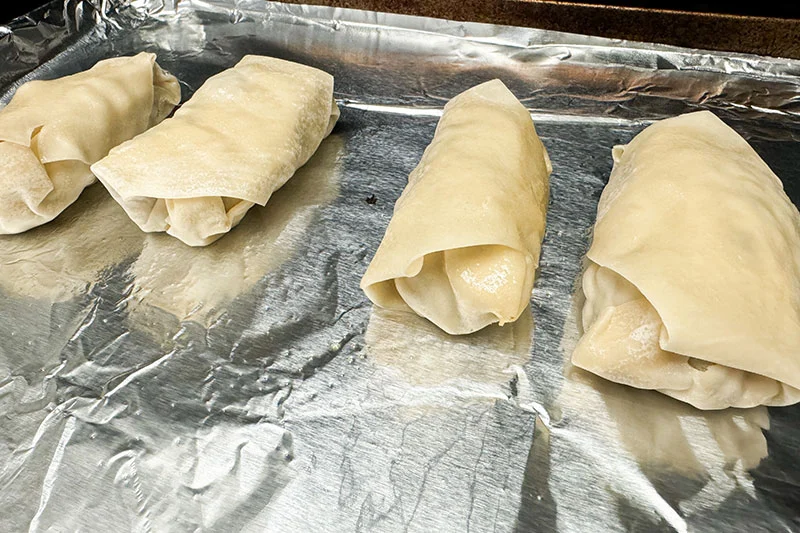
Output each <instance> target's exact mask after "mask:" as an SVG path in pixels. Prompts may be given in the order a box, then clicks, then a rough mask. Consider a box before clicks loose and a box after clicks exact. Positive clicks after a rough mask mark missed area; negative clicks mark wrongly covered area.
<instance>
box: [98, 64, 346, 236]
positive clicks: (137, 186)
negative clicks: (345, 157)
mask: <svg viewBox="0 0 800 533" xmlns="http://www.w3.org/2000/svg"><path fill="white" fill-rule="evenodd" d="M338 118H339V109H338V107H337V106H336V102H335V101H334V100H333V77H332V76H331V75H330V74H327V73H326V72H323V71H321V70H318V69H315V68H312V67H308V66H305V65H300V64H298V63H293V62H290V61H284V60H280V59H275V58H271V57H263V56H245V57H244V58H243V59H242V60H241V61H240V62H239V63H238V64H237V65H236V66H235V67H233V68H230V69H228V70H225V71H223V72H221V73H220V74H217V75H216V76H213V77H211V78H209V79H208V80H207V81H206V82H205V83H204V84H203V86H202V87H200V88H199V89H198V90H197V92H196V93H195V94H194V95H193V96H192V98H191V99H190V100H189V101H188V102H186V103H185V104H184V105H183V106H182V107H181V108H180V109H179V110H178V111H177V112H176V113H175V115H174V116H173V117H172V118H170V119H168V120H166V121H164V122H163V123H161V124H160V125H159V126H157V127H155V128H152V129H150V130H148V131H147V132H145V133H144V134H142V135H140V136H138V137H136V138H135V139H133V140H131V141H128V142H126V143H123V144H122V145H120V146H118V147H116V148H114V149H113V150H112V151H111V153H110V154H109V155H108V156H107V157H106V158H104V159H103V160H101V161H100V162H98V163H96V164H95V165H93V166H92V170H93V171H94V173H95V174H96V175H97V177H98V178H99V179H100V181H101V182H103V184H104V185H105V186H106V188H107V189H108V190H109V192H110V193H111V194H112V196H114V198H115V199H116V200H117V201H118V202H120V204H121V205H122V206H123V208H124V209H125V211H126V212H127V213H128V215H129V216H130V217H131V219H133V220H134V222H136V223H137V224H138V225H139V226H140V227H141V228H142V229H143V230H144V231H166V232H167V233H169V234H171V235H173V236H175V237H177V238H179V239H181V240H182V241H184V242H185V243H186V244H189V245H191V246H205V245H207V244H210V243H211V242H213V241H215V240H217V239H218V238H219V237H221V236H222V235H224V234H225V233H226V232H228V231H230V229H231V228H232V227H234V226H235V225H236V224H238V223H239V221H240V220H241V219H242V217H243V216H244V215H245V214H246V213H247V210H248V209H250V207H252V206H253V205H254V204H259V205H265V204H266V203H267V201H268V200H269V198H270V196H271V195H272V193H273V192H274V191H275V190H277V189H278V188H280V187H281V186H283V184H284V183H286V181H287V180H288V179H289V178H290V177H291V176H292V175H293V174H294V172H295V171H296V170H297V169H298V168H299V167H300V166H302V165H303V164H305V162H306V161H308V159H309V158H310V157H311V156H312V155H313V154H314V152H315V151H316V149H317V147H318V146H319V144H320V142H321V141H322V139H324V138H325V137H326V136H327V135H328V134H329V133H330V132H331V130H332V129H333V126H334V125H335V123H336V121H337V119H338Z"/></svg>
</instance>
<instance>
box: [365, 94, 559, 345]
mask: <svg viewBox="0 0 800 533" xmlns="http://www.w3.org/2000/svg"><path fill="white" fill-rule="evenodd" d="M550 171H551V166H550V161H549V159H548V157H547V152H546V151H545V148H544V146H543V145H542V143H541V141H540V140H539V137H538V136H537V135H536V129H535V128H534V125H533V121H532V120H531V117H530V114H529V113H528V111H527V110H526V109H525V107H524V106H523V105H522V104H521V103H520V102H519V100H517V99H516V97H514V95H513V94H512V93H511V91H509V90H508V89H507V88H506V86H505V85H503V83H502V82H501V81H500V80H493V81H490V82H486V83H483V84H481V85H478V86H476V87H473V88H472V89H469V90H468V91H465V92H464V93H462V94H460V95H458V96H456V97H455V98H453V99H452V100H451V101H450V102H448V103H447V105H446V106H445V108H444V114H443V115H442V118H441V119H440V120H439V124H438V125H437V127H436V133H435V135H434V138H433V141H432V142H431V144H430V145H429V146H428V147H427V149H426V150H425V153H424V154H423V156H422V160H421V161H420V162H419V165H417V167H416V168H415V169H414V171H413V172H412V173H411V175H410V176H409V178H408V185H407V186H406V188H405V190H404V191H403V193H402V195H401V196H400V198H399V199H398V200H397V203H396V204H395V208H394V214H393V216H392V219H391V221H390V222H389V226H388V228H387V229H386V234H385V235H384V237H383V241H382V242H381V244H380V247H379V248H378V251H377V252H376V253H375V257H374V258H373V259H372V262H371V263H370V265H369V268H368V269H367V271H366V273H365V274H364V277H363V279H362V280H361V288H362V289H363V290H364V291H365V292H366V294H367V296H368V297H369V298H370V299H371V300H372V301H373V302H374V303H375V304H376V305H378V306H380V307H384V308H388V309H396V310H405V311H413V312H415V313H417V314H419V315H421V316H423V317H425V318H427V319H429V320H430V321H431V322H433V323H434V324H436V325H437V326H439V327H440V328H442V329H443V330H444V331H446V332H447V333H450V334H465V333H471V332H473V331H477V330H479V329H481V328H483V327H485V326H487V325H489V324H492V323H495V322H498V323H500V324H501V325H502V324H504V323H507V322H513V321H514V320H516V319H517V318H518V317H519V316H520V314H521V313H522V311H523V310H524V309H525V308H526V307H527V306H528V304H529V301H530V296H531V291H532V288H533V282H534V273H535V271H536V268H537V266H538V264H539V253H540V250H541V242H542V237H543V236H544V230H545V215H546V211H547V202H548V197H549V175H550Z"/></svg>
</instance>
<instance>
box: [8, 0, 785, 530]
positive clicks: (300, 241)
mask: <svg viewBox="0 0 800 533" xmlns="http://www.w3.org/2000/svg"><path fill="white" fill-rule="evenodd" d="M141 50H150V51H153V52H156V53H157V54H158V58H159V62H160V64H161V65H162V66H164V67H165V68H167V69H168V70H170V71H171V72H173V73H174V74H175V75H177V76H178V78H179V79H180V80H181V82H182V86H183V89H184V97H187V96H189V95H190V94H191V93H192V91H193V90H195V89H196V88H197V87H198V86H199V85H200V84H201V83H202V82H203V81H204V80H205V79H206V78H207V77H208V76H210V75H212V74H214V73H216V72H219V71H220V70H222V69H224V68H226V67H229V66H231V65H233V64H234V63H235V62H236V61H237V60H238V59H239V58H240V57H241V56H242V55H244V54H247V53H256V54H267V55H273V56H278V57H282V58H287V59H292V60H296V61H301V62H303V63H307V64H311V65H314V66H317V67H320V68H323V69H325V70H327V71H328V72H331V73H332V74H334V76H335V78H336V97H337V99H338V100H339V102H340V106H341V108H342V118H341V120H340V122H339V124H338V125H337V127H336V129H335V130H334V133H333V135H332V136H331V137H330V138H329V139H328V140H326V141H325V142H324V143H323V145H322V147H321V148H320V150H319V151H318V153H317V154H316V155H315V156H314V158H313V159H312V160H311V161H310V162H309V163H308V165H306V166H305V167H304V168H303V169H301V170H300V171H299V172H298V173H297V175H296V176H295V177H293V178H292V180H290V182H289V183H288V184H287V185H286V186H285V187H284V188H283V189H282V190H281V191H279V192H278V193H277V194H276V195H275V196H274V198H273V199H271V200H270V202H269V204H268V205H267V206H266V207H265V208H258V207H257V208H254V209H253V210H252V211H251V212H250V213H249V214H248V215H247V217H246V218H245V220H244V221H243V223H242V224H241V225H240V226H239V227H238V228H236V229H235V230H233V231H232V232H231V233H230V235H228V236H226V237H224V238H223V239H221V240H220V241H218V242H217V243H216V244H213V245H212V246H209V247H207V248H203V249H193V248H187V247H185V246H184V245H182V244H181V243H180V242H179V241H177V240H176V239H173V238H171V237H168V236H166V235H159V234H144V233H141V232H140V231H139V230H138V228H136V226H135V225H133V223H131V222H130V221H129V220H128V218H127V217H126V216H125V214H124V212H123V211H122V210H121V208H119V206H117V204H116V203H115V202H114V201H113V200H112V199H111V198H110V197H109V196H108V194H107V193H106V192H105V190H104V189H103V188H102V186H100V185H95V186H92V187H90V188H89V189H87V190H86V191H85V192H84V194H83V195H82V196H81V198H80V199H79V200H78V202H76V203H75V204H74V205H73V206H72V207H70V208H69V209H68V210H67V211H66V212H65V213H64V214H63V215H62V216H61V217H59V218H58V219H57V220H56V221H54V222H52V223H50V224H47V225H45V226H43V227H40V228H38V229H35V230H32V231H29V232H27V233H25V234H22V235H18V236H9V237H3V238H2V239H0V531H3V532H15V531H56V532H61V531H64V532H66V531H82V532H94V531H97V532H108V531H115V532H117V531H119V532H124V531H136V532H151V531H152V532H161V531H170V532H171V531H212V532H213V531H226V532H229V531H245V532H256V531H267V532H285V531H302V532H305V531H331V532H340V531H341V532H351V531H425V532H428V531H454V532H455V531H457V532H463V531H473V532H478V531H481V532H482V531H498V532H509V531H519V532H523V531H749V532H761V531H765V532H766V531H769V532H774V531H800V461H798V459H800V456H799V455H798V451H797V450H798V449H799V448H800V423H798V422H800V409H799V408H798V407H788V408H776V409H765V408H758V409H750V410H726V411H717V412H702V411H698V410H695V409H693V408H691V407H689V406H687V405H684V404H682V403H680V402H677V401H675V400H672V399H669V398H667V397H664V396H661V395H659V394H658V393H656V392H650V391H639V390H634V389H630V388H626V387H624V386H620V385H616V384H613V383H609V382H605V381H602V380H600V379H599V378H595V377H593V376H591V375H588V374H586V373H583V372H580V371H579V370H577V369H574V368H571V367H570V366H569V363H568V361H569V357H570V354H571V351H572V349H573V347H574V345H575V342H576V339H577V335H578V329H577V328H578V326H577V314H576V309H577V298H578V296H576V294H575V293H576V291H575V287H576V282H577V279H578V277H579V273H580V270H581V258H582V256H583V254H584V253H585V252H586V250H587V248H588V244H589V232H590V229H591V227H592V224H593V222H594V213H595V209H596V204H597V200H598V198H599V194H600V191H601V190H602V188H603V185H604V183H605V181H606V179H607V177H608V175H609V172H610V170H611V147H612V146H613V145H614V144H617V143H624V142H627V141H628V140H630V139H631V138H632V137H633V136H634V135H635V134H636V133H637V132H638V131H640V130H641V129H642V128H643V127H644V126H645V125H647V124H648V123H650V122H651V121H653V120H657V119H659V118H663V117H666V116H671V115H674V114H677V113H681V112H685V111H689V110H694V109H700V108H705V109H711V110H713V111H714V112H716V113H718V114H719V115H720V116H721V117H722V118H723V119H725V120H726V121H728V122H729V123H730V124H731V125H733V126H734V127H735V128H736V129H737V130H738V131H739V132H740V133H742V134H743V135H744V136H745V137H746V138H747V139H748V140H749V141H750V142H751V143H752V144H753V145H754V147H755V148H756V150H757V151H758V152H759V153H760V154H761V155H762V156H763V157H764V159H765V160H766V161H767V162H768V163H769V164H770V165H771V166H772V168H773V169H774V170H775V171H776V173H777V174H778V175H780V176H781V177H782V179H783V180H784V182H785V184H786V189H787V192H788V193H789V195H790V196H791V197H792V199H793V200H794V201H795V202H796V203H798V202H800V156H798V153H800V152H798V150H797V146H798V145H797V142H798V140H800V115H799V114H800V96H798V95H800V62H797V61H786V60H780V59H771V58H764V57H755V56H744V55H724V54H721V53H716V52H706V51H699V50H686V49H679V48H672V47H666V46H658V45H647V44H642V43H630V42H621V41H611V40H605V39H600V38H595V37H588V36H578V35H568V34H561V33H554V32H548V31H540V30H535V29H523V28H512V27H501V26H492V25H485V24H469V23H457V22H447V21H442V20H434V19H424V18H415V17H406V16H399V15H386V14H379V13H370V12H360V11H352V10H345V9H333V8H325V7H311V6H301V5H286V4H277V3H268V2H267V3H265V2H263V1H261V0H258V1H255V0H205V1H203V0H188V1H184V0H134V1H132V2H127V3H124V4H121V3H115V2H114V1H113V0H102V1H101V0H95V1H87V0H68V1H66V2H64V3H63V4H62V3H61V2H54V3H51V4H49V5H48V6H47V7H46V8H43V9H40V10H38V11H36V12H34V13H32V14H31V15H30V16H29V17H26V18H23V19H19V20H17V21H15V22H14V23H12V24H11V25H9V26H7V27H2V28H0V62H1V63H0V91H2V99H3V100H2V101H4V102H5V101H7V100H8V98H9V97H10V95H11V94H12V93H13V91H14V89H15V88H16V87H17V86H18V85H19V84H20V83H22V82H24V81H25V80H27V79H32V78H50V77H55V76H60V75H64V74H68V73H71V72H75V71H77V70H80V69H84V68H88V67H89V66H91V65H92V64H93V63H94V62H96V61H97V60H99V59H102V58H105V57H109V56H115V55H123V54H133V53H136V52H138V51H141ZM495 77H499V78H501V79H502V80H503V81H504V82H506V84H507V85H508V86H509V87H510V88H511V89H512V90H513V91H514V92H515V93H516V94H517V96H518V97H520V98H521V99H522V100H523V101H524V102H525V103H526V105H527V106H528V107H529V108H530V110H531V113H532V116H533V117H534V120H535V122H536V125H537V129H538V131H539V133H540V135H541V137H542V139H543V142H544V143H545V145H546V147H547V149H548V151H549V153H550V157H551V159H552V162H553V167H554V172H553V175H552V178H551V187H552V201H551V205H550V210H549V213H548V229H547V235H546V237H545V242H544V248H543V255H542V263H541V268H540V271H539V275H538V279H537V282H536V287H535V291H534V294H533V297H532V304H531V309H530V312H529V313H526V314H524V315H523V316H522V317H521V318H520V320H519V321H517V322H516V323H515V324H513V325H507V326H505V327H502V328H500V327H496V326H495V327H490V328H487V329H485V330H483V331H481V332H479V333H476V334H473V335H469V336H465V337H448V336H446V335H444V334H443V333H441V332H440V331H439V330H437V329H436V328H435V327H433V326H432V325H431V324H429V323H427V322H426V321H424V320H422V319H419V318H417V317H415V316H411V315H407V314H397V313H385V312H381V311H379V310H377V309H374V308H373V307H372V305H371V304H370V303H369V301H368V300H367V299H366V298H365V296H364V295H363V293H362V292H361V291H360V290H359V288H358V282H359V279H360V277H361V275H362V273H363V272H364V270H365V268H366V266H367V264H368V261H369V260H370V258H371V256H372V254H373V253H374V251H375V249H376V248H377V246H378V243H379V242H380V239H381V237H382V235H383V232H384V229H385V227H386V225H387V223H388V221H389V218H390V216H391V211H392V206H393V203H394V201H395V199H396V198H397V197H398V195H399V194H400V191H401V190H402V189H403V187H404V185H405V182H406V178H407V175H408V173H409V172H410V171H411V169H412V168H413V167H414V166H415V165H416V163H417V161H418V159H419V157H420V156H421V154H422V151H423V149H424V148H425V146H426V145H427V144H428V143H429V142H430V140H431V138H432V136H433V131H434V127H435V125H436V121H437V118H438V116H439V115H440V114H441V108H442V106H443V104H444V102H446V101H447V99H449V98H451V97H452V96H454V95H455V94H457V93H459V92H461V91H462V90H464V89H466V88H468V87H470V86H472V85H474V84H476V83H478V82H481V81H485V80H488V79H491V78H495Z"/></svg>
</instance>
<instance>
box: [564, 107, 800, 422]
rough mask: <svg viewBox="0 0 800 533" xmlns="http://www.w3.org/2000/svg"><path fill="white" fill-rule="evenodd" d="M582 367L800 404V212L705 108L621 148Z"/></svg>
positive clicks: (683, 392) (607, 199)
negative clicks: (799, 212) (799, 402)
mask: <svg viewBox="0 0 800 533" xmlns="http://www.w3.org/2000/svg"><path fill="white" fill-rule="evenodd" d="M587 257H588V260H589V265H588V268H587V270H586V272H585V274H584V277H583V291H584V294H585V295H586V303H585V306H584V310H583V326H584V329H585V333H584V336H583V338H582V339H581V341H580V342H579V344H578V346H577V348H576V350H575V353H574V355H573V363H575V364H576V365H577V366H579V367H582V368H584V369H586V370H589V371H590V372H593V373H595V374H598V375H600V376H602V377H605V378H606V379H610V380H612V381H616V382H619V383H624V384H627V385H631V386H634V387H639V388H644V389H655V390H659V391H661V392H663V393H664V394H668V395H669V396H672V397H675V398H677V399H679V400H682V401H685V402H688V403H690V404H692V405H694V406H696V407H698V408H701V409H722V408H726V407H731V406H734V407H752V406H755V405H762V404H763V405H787V404H792V403H796V402H798V401H800V390H798V389H800V214H798V211H797V208H796V207H795V206H794V205H793V204H792V202H791V200H790V199H789V198H788V197H787V196H786V194H785V192H784V190H783V185H782V183H781V181H780V179H778V177H777V176H776V175H775V174H774V173H773V172H772V171H771V170H770V169H769V167H768V166H767V165H766V163H764V161H763V160H762V159H761V158H760V157H759V156H758V154H757V153H756V152H755V151H754V150H753V149H752V147H750V145H749V144H748V143H747V142H746V141H745V140H744V139H743V138H741V137H740V136H739V135H738V134H737V133H736V132H735V131H734V130H732V129H731V128H730V127H728V126H727V125H726V124H725V123H724V122H722V121H721V120H720V119H719V118H717V117H716V116H715V115H713V114H712V113H710V112H708V111H702V112H697V113H691V114H686V115H681V116H679V117H675V118H671V119H667V120H663V121H661V122H658V123H656V124H654V125H651V126H650V127H648V128H646V129H645V130H644V131H642V132H641V133H640V134H639V135H637V136H636V137H635V138H634V139H633V140H632V141H631V142H630V143H629V144H628V145H627V146H624V147H616V148H615V149H614V170H613V171H612V173H611V177H610V179H609V182H608V185H607V186H606V188H605V190H604V191H603V194H602V196H601V198H600V203H599V206H598V214H597V223H596V225H595V229H594V240H593V242H592V246H591V248H590V250H589V252H588V254H587Z"/></svg>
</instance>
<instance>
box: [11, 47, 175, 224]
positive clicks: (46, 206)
mask: <svg viewBox="0 0 800 533" xmlns="http://www.w3.org/2000/svg"><path fill="white" fill-rule="evenodd" d="M180 98H181V91H180V86H179V85H178V80H176V79H175V77H174V76H172V75H171V74H168V73H166V72H164V71H163V70H161V68H160V67H159V66H158V64H157V63H156V56H155V55H154V54H149V53H144V52H143V53H140V54H138V55H136V56H133V57H117V58H113V59H105V60H103V61H100V62H98V63H97V64H96V65H95V66H94V67H92V68H91V69H89V70H87V71H84V72H79V73H78V74H73V75H71V76H66V77H63V78H58V79H55V80H34V81H29V82H27V83H25V84H24V85H22V86H21V87H20V88H19V89H17V92H16V93H15V94H14V97H13V98H12V99H11V102H9V104H8V105H7V106H6V107H5V108H4V109H2V110H0V183H2V184H3V186H2V188H0V234H9V233H20V232H23V231H26V230H28V229H30V228H33V227H36V226H40V225H42V224H44V223H46V222H49V221H51V220H53V219H54V218H55V217H56V216H58V214H59V213H61V212H62V211H63V210H64V209H66V208H67V206H69V205H70V204H72V203H73V202H74V201H75V200H76V199H77V198H78V196H79V195H80V194H81V191H83V189H84V188H86V187H87V186H88V185H90V184H92V183H93V182H94V181H95V178H94V175H93V174H92V172H91V170H90V169H89V167H90V165H91V164H92V163H95V162H96V161H98V160H100V158H102V157H104V156H105V155H106V154H107V153H108V151H109V150H110V149H111V148H113V147H114V146H116V145H118V144H120V143H121V142H123V141H126V140H128V139H131V138H132V137H134V136H136V135H138V134H140V133H142V132H143V131H145V130H146V129H147V128H149V127H150V126H153V125H154V124H157V123H158V122H161V121H162V120H163V119H164V118H165V117H166V116H167V115H168V114H169V113H170V112H171V111H172V109H173V108H174V107H175V105H176V104H177V103H178V102H180Z"/></svg>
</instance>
